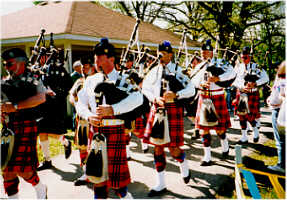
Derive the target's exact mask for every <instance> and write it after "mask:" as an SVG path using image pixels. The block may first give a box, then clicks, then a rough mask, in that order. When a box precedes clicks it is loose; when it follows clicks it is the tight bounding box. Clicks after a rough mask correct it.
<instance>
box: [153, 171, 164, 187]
mask: <svg viewBox="0 0 287 200" xmlns="http://www.w3.org/2000/svg"><path fill="white" fill-rule="evenodd" d="M164 188H166V185H165V171H161V172H157V184H156V186H154V187H153V188H152V189H153V190H155V191H160V190H162V189H164Z"/></svg>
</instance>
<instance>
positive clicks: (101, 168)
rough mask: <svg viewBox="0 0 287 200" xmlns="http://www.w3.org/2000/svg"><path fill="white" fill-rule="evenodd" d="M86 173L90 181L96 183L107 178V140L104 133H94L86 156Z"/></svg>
mask: <svg viewBox="0 0 287 200" xmlns="http://www.w3.org/2000/svg"><path fill="white" fill-rule="evenodd" d="M86 174H87V177H88V179H89V181H90V182H92V183H95V184H98V183H102V182H104V181H106V180H108V157H107V141H106V138H105V136H104V135H102V134H99V133H97V134H95V135H94V137H93V141H92V148H91V151H90V153H89V156H88V158H87V164H86Z"/></svg>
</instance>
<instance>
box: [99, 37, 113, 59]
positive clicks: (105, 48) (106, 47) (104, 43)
mask: <svg viewBox="0 0 287 200" xmlns="http://www.w3.org/2000/svg"><path fill="white" fill-rule="evenodd" d="M94 54H96V55H97V56H99V55H107V56H108V57H112V56H115V48H114V46H113V45H112V44H110V43H109V39H108V38H102V39H101V41H100V43H98V44H96V46H95V48H94Z"/></svg>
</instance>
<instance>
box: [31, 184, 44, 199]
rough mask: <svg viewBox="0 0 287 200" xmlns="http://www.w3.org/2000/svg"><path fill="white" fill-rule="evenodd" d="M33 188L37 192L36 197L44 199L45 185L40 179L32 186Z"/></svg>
mask: <svg viewBox="0 0 287 200" xmlns="http://www.w3.org/2000/svg"><path fill="white" fill-rule="evenodd" d="M34 189H35V191H36V194H37V199H46V196H47V186H46V185H44V184H43V183H42V182H41V181H39V183H38V184H37V185H35V186H34Z"/></svg>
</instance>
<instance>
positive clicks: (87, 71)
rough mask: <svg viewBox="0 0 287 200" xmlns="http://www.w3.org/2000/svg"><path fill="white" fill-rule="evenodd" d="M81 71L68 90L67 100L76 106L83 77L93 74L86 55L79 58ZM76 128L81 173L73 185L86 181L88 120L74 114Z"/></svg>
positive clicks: (93, 71) (90, 62)
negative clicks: (80, 74)
mask: <svg viewBox="0 0 287 200" xmlns="http://www.w3.org/2000/svg"><path fill="white" fill-rule="evenodd" d="M80 62H81V72H82V77H81V78H79V79H77V80H76V82H75V83H74V85H73V87H72V88H71V90H70V92H69V94H70V95H69V102H70V103H71V104H72V105H73V106H75V107H76V104H77V102H78V92H79V91H80V89H81V88H83V85H84V82H85V79H86V78H87V77H88V76H91V75H93V74H95V70H96V69H95V67H94V64H93V63H92V59H91V58H89V57H88V56H85V57H82V58H81V60H80ZM76 124H77V125H76V129H75V138H77V141H76V142H75V144H77V146H78V148H79V151H80V160H81V167H82V169H83V175H82V176H81V177H80V178H78V179H77V180H76V181H75V183H74V184H75V186H79V185H85V184H86V183H87V176H86V172H85V168H86V167H85V161H86V159H87V156H88V150H87V145H88V134H87V133H88V132H89V122H87V121H86V120H84V119H82V118H80V117H79V116H78V115H77V116H76Z"/></svg>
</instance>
